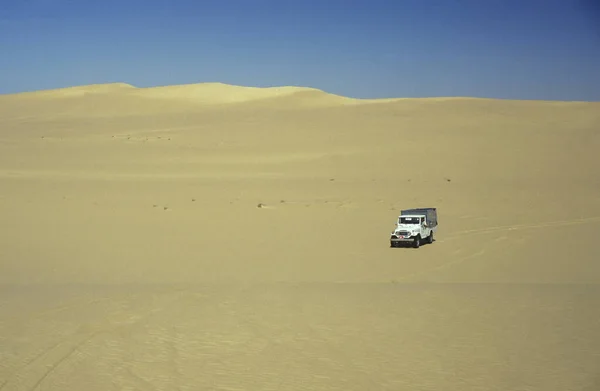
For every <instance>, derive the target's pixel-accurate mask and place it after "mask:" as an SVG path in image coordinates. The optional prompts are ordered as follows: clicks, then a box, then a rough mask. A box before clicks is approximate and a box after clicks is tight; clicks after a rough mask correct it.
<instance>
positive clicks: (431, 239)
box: [427, 231, 433, 244]
mask: <svg viewBox="0 0 600 391" xmlns="http://www.w3.org/2000/svg"><path fill="white" fill-rule="evenodd" d="M427 242H428V243H429V244H431V243H433V231H431V233H430V234H429V238H428V240H427Z"/></svg>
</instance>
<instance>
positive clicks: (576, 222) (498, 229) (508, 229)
mask: <svg viewBox="0 0 600 391" xmlns="http://www.w3.org/2000/svg"><path fill="white" fill-rule="evenodd" d="M598 222H600V216H596V217H587V218H580V219H570V220H557V221H548V222H545V223H534V224H519V225H511V226H495V227H487V228H480V229H472V230H464V231H457V232H455V233H452V234H450V235H448V236H446V238H445V239H442V240H436V241H435V242H436V243H445V242H447V241H448V239H454V238H462V237H464V236H465V235H467V237H469V236H470V235H485V234H491V233H498V232H511V231H521V230H527V229H535V228H547V227H564V226H569V225H582V224H591V223H598ZM503 239H504V238H503ZM503 239H502V240H503ZM483 254H485V248H482V249H480V250H478V251H476V252H474V253H472V254H469V255H466V256H464V257H461V258H458V259H455V260H451V261H448V262H444V263H441V264H439V265H437V266H433V267H430V268H428V269H425V270H421V271H418V272H414V273H411V274H408V275H406V276H403V277H400V278H397V279H395V281H397V282H406V281H407V280H410V279H413V278H416V277H423V276H424V275H427V274H429V273H432V272H437V271H440V270H444V269H447V268H449V267H452V266H456V265H459V264H462V263H464V262H466V261H469V260H471V259H474V258H477V257H479V256H481V255H483Z"/></svg>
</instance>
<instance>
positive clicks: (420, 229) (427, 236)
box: [390, 208, 438, 248]
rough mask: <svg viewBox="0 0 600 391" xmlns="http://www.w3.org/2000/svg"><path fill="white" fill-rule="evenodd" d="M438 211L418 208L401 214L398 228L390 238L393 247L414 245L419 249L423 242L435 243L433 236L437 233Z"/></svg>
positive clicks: (397, 224) (397, 223)
mask: <svg viewBox="0 0 600 391" xmlns="http://www.w3.org/2000/svg"><path fill="white" fill-rule="evenodd" d="M437 226H438V220H437V209H436V208H417V209H406V210H403V211H401V212H400V216H398V221H397V222H396V228H395V229H394V232H392V234H391V237H390V245H391V247H400V246H401V245H403V244H407V243H409V244H412V246H413V247H414V248H419V246H420V245H421V243H422V242H423V240H425V241H426V243H433V234H434V233H435V232H436V231H437Z"/></svg>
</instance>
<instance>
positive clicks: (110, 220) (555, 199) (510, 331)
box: [0, 83, 600, 391]
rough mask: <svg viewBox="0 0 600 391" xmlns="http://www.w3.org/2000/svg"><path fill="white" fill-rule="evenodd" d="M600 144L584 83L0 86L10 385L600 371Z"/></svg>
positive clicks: (89, 389)
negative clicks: (427, 233) (536, 96)
mask: <svg viewBox="0 0 600 391" xmlns="http://www.w3.org/2000/svg"><path fill="white" fill-rule="evenodd" d="M598 151H600V103H593V102H592V103H586V102H540V101H508V100H491V99H471V98H439V99H387V100H364V101H363V100H354V99H349V98H344V97H340V96H335V95H331V94H327V93H325V92H322V91H319V90H314V89H308V88H295V87H285V88H270V89H256V88H245V87H237V86H229V85H224V84H218V83H211V84H199V85H186V86H169V87H160V88H135V87H132V86H129V85H126V84H109V85H95V86H85V87H75V88H69V89H63V90H54V91H41V92H35V93H24V94H15V95H3V96H0V215H1V216H2V219H1V225H0V233H1V235H0V391H21V390H22V391H32V390H46V391H51V390H63V391H64V390H86V391H108V390H119V391H124V390H151V391H154V390H181V391H184V390H190V391H191V390H228V391H233V390H261V391H268V390H281V391H284V390H343V391H352V390H368V391H375V390H393V391H401V390H419V391H421V390H422V391H426V390H444V391H470V390H481V391H483V390H486V391H487V390H497V391H507V390H510V391H526V390H527V391H531V390H540V391H554V390H556V391H567V390H581V391H594V390H600V247H599V243H598V240H599V237H600V175H599V168H600V154H598ZM259 204H262V206H263V207H260V208H259V207H258V205H259ZM430 206H434V207H437V208H438V213H439V221H440V226H439V230H438V234H437V240H436V242H434V243H433V244H431V245H425V246H423V247H421V248H419V249H410V248H408V249H405V248H390V246H389V234H390V232H391V230H392V229H393V225H394V222H395V219H396V217H397V215H398V214H399V212H400V210H401V209H404V208H411V207H430Z"/></svg>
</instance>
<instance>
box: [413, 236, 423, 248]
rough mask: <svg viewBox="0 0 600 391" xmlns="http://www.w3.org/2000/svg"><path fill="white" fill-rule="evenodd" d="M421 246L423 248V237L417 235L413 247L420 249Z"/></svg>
mask: <svg viewBox="0 0 600 391" xmlns="http://www.w3.org/2000/svg"><path fill="white" fill-rule="evenodd" d="M419 246H421V235H417V237H416V238H415V240H413V247H414V248H419Z"/></svg>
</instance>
